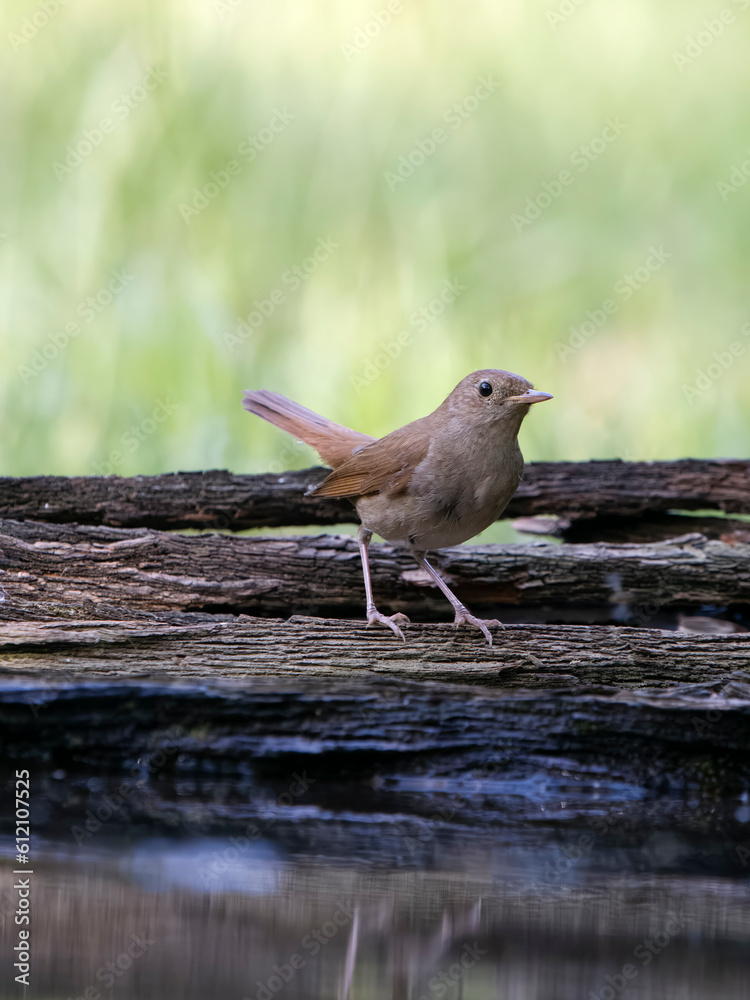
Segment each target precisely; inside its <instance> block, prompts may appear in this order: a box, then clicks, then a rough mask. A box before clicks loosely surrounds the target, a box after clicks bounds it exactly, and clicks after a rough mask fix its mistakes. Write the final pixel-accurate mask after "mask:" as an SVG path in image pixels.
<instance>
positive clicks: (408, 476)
mask: <svg viewBox="0 0 750 1000" xmlns="http://www.w3.org/2000/svg"><path fill="white" fill-rule="evenodd" d="M545 399H552V396H550V394H549V393H547V392H538V391H537V390H536V389H534V388H533V386H532V385H531V383H530V382H527V381H526V379H524V378H521V377H520V375H514V374H513V373H512V372H506V371H501V370H499V369H494V368H485V369H482V370H481V371H476V372H473V373H472V374H471V375H467V376H466V378H465V379H463V380H462V381H461V382H459V383H458V385H457V386H456V388H455V389H454V390H453V392H452V393H451V394H450V395H449V396H448V397H447V399H445V400H444V401H443V402H442V403H441V404H440V406H438V408H437V409H436V410H435V411H434V412H432V413H430V414H429V415H428V416H426V417H422V418H420V419H419V420H415V421H414V422H413V423H411V424H407V425H406V426H405V427H400V428H399V429H398V430H396V431H392V432H391V433H390V434H386V436H385V437H382V438H373V437H370V435H369V434H362V433H360V432H359V431H353V430H350V429H349V428H348V427H342V426H341V424H335V423H333V421H331V420H327V419H326V418H325V417H321V416H318V414H317V413H313V412H312V410H308V409H307V408H306V407H304V406H300V405H299V403H294V402H292V400H291V399H287V398H286V397H285V396H280V395H279V394H278V393H276V392H269V391H268V390H266V389H259V390H257V391H255V392H246V393H245V397H244V399H243V401H242V405H243V406H244V407H245V409H246V410H249V411H250V413H255V414H256V415H257V416H259V417H263V419H264V420H268V421H269V423H272V424H274V425H275V426H276V427H280V428H282V430H285V431H288V432H289V433H290V434H293V435H294V436H295V437H297V438H300V439H301V440H302V441H304V442H305V443H306V444H309V445H310V446H311V447H313V448H315V450H316V451H317V452H318V454H319V455H320V457H321V458H322V459H323V461H324V462H326V463H327V464H328V465H330V466H331V468H332V469H333V471H332V472H331V474H330V475H329V476H328V478H327V479H325V480H324V481H323V482H322V483H321V484H320V485H319V486H317V487H315V489H313V490H311V491H310V493H311V495H313V496H321V497H348V498H349V499H350V500H351V501H352V502H353V503H354V505H355V507H356V508H357V514H358V515H359V518H360V521H361V522H362V524H361V525H360V528H359V532H358V534H357V543H358V544H359V552H360V555H361V557H362V572H363V574H364V578H365V594H366V597H367V623H368V625H372V624H373V622H382V623H383V624H384V625H387V626H388V628H390V629H391V630H392V631H393V632H395V633H396V635H397V636H399V637H400V638H401V639H403V638H404V633H403V632H402V631H401V629H400V628H399V626H398V624H397V622H403V621H406V622H408V621H409V619H408V618H407V617H406V615H403V614H395V615H390V616H389V615H384V614H381V613H380V612H379V611H378V609H377V608H376V607H375V602H374V601H373V598H372V585H371V583H370V566H369V561H368V556H367V550H368V546H369V544H370V539H371V538H372V535H373V533H375V534H378V535H380V536H381V537H382V538H385V539H386V541H389V542H392V543H393V544H394V545H404V546H406V547H407V548H408V549H409V551H410V552H411V554H412V555H413V556H414V558H415V559H416V561H417V562H418V563H419V565H420V566H421V567H422V568H423V569H424V570H425V571H426V572H427V573H429V575H430V576H431V577H432V579H433V580H434V581H435V583H436V584H437V586H438V587H439V588H440V589H441V590H442V592H443V593H444V594H445V596H446V597H447V598H448V600H449V601H450V602H451V604H452V605H453V609H454V611H455V613H456V616H455V619H454V624H455V625H463V624H468V625H475V626H476V627H477V628H479V629H481V630H482V632H483V634H484V636H485V638H486V639H487V642H488V643H489V645H490V646H491V645H492V636H491V635H490V632H489V629H488V628H487V626H488V625H499V624H500V622H498V621H496V620H494V619H493V620H492V621H486V622H485V621H482V620H481V619H479V618H475V617H474V615H472V614H469V612H468V611H467V609H466V608H465V607H464V605H463V604H462V603H461V602H460V601H459V600H458V598H457V597H456V596H455V594H453V593H452V592H451V591H450V590H449V588H448V586H447V585H446V584H445V582H444V581H443V580H441V578H440V577H439V576H438V574H437V573H436V572H435V570H434V569H433V568H432V566H430V564H429V563H428V562H427V560H426V559H425V552H426V551H427V550H428V549H440V548H443V547H444V546H447V545H460V544H461V542H465V541H466V540H467V539H469V538H472V537H473V536H474V535H477V534H479V532H480V531H484V529H485V528H487V527H488V526H489V525H490V524H492V523H493V521H496V520H497V519H498V518H499V517H500V515H501V514H502V512H503V511H504V510H505V508H506V506H507V504H508V501H509V500H510V498H511V497H512V496H513V494H514V493H515V491H516V487H517V486H518V484H519V482H520V481H521V476H522V473H523V455H522V454H521V449H520V448H519V447H518V430H519V428H520V426H521V421H522V420H523V418H524V417H525V416H526V414H527V413H528V412H529V407H530V406H531V404H532V403H541V402H542V401H543V400H545Z"/></svg>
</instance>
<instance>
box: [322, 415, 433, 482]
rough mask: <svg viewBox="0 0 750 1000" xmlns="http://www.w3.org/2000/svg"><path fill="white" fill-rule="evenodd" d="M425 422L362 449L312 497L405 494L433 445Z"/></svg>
mask: <svg viewBox="0 0 750 1000" xmlns="http://www.w3.org/2000/svg"><path fill="white" fill-rule="evenodd" d="M425 419H426V418H424V417H423V418H422V419H421V420H415V421H414V423H412V424H407V425H406V427H400V428H399V429H398V430H397V431H393V432H392V433H391V434H387V435H386V436H385V437H382V438H379V439H378V440H377V441H374V442H373V443H372V444H368V445H367V446H366V447H364V448H361V449H360V450H359V451H357V452H356V453H355V454H354V455H352V456H351V458H349V459H347V460H346V462H344V463H342V464H341V465H339V466H338V468H336V469H334V471H333V472H332V473H331V474H330V476H328V478H327V479H324V480H323V482H322V483H321V484H320V486H317V487H316V488H315V489H314V490H312V491H311V495H312V496H319V497H361V496H370V495H372V494H373V493H384V492H386V491H388V492H389V493H402V492H404V490H406V488H407V486H408V485H409V480H410V479H411V477H412V473H413V472H414V470H415V469H416V467H417V466H418V465H419V463H420V462H421V461H422V459H423V458H424V457H425V455H426V454H427V450H428V448H429V446H430V437H429V434H428V432H427V431H428V429H427V426H422V425H423V422H424V420H425Z"/></svg>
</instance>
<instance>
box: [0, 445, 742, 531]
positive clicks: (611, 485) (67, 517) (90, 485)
mask: <svg viewBox="0 0 750 1000" xmlns="http://www.w3.org/2000/svg"><path fill="white" fill-rule="evenodd" d="M326 471H327V470H324V469H321V468H312V469H303V470H301V471H297V472H285V473H281V474H279V475H271V474H264V475H255V476H250V475H248V476H244V475H236V474H234V473H230V472H225V471H208V472H176V473H168V474H164V475H159V476H135V477H132V478H120V477H118V476H108V477H102V476H74V477H70V478H67V477H61V476H34V477H31V478H25V479H11V478H0V517H4V518H10V519H14V520H25V519H33V520H37V521H49V522H52V523H56V524H60V523H65V522H77V523H79V524H102V525H110V526H114V527H131V528H135V527H149V528H164V529H176V528H183V529H184V528H211V529H215V530H216V529H222V530H223V529H226V530H231V531H238V530H243V529H246V528H258V527H274V526H281V525H304V524H344V523H354V522H356V520H357V517H356V514H355V512H354V508H353V507H352V505H351V504H350V503H349V502H348V501H333V500H328V499H325V498H320V497H308V496H305V495H304V494H305V491H306V490H307V488H308V487H309V486H311V485H314V484H316V483H319V482H320V481H321V480H322V479H323V478H324V477H325V475H326ZM672 510H717V511H724V512H727V513H743V514H750V462H749V461H740V460H723V459H683V460H681V461H676V462H623V461H620V460H606V461H593V462H532V463H529V464H528V465H527V466H526V470H525V472H524V480H523V482H522V483H521V484H520V486H519V488H518V491H517V492H516V495H515V496H514V497H513V499H512V500H511V502H510V504H509V505H508V508H507V510H506V511H505V513H504V515H503V516H504V517H506V518H516V517H534V516H537V515H544V514H558V515H561V516H563V517H569V518H573V519H577V518H593V517H595V516H597V515H600V514H605V515H607V516H609V517H643V516H645V515H648V514H652V513H664V512H667V511H672Z"/></svg>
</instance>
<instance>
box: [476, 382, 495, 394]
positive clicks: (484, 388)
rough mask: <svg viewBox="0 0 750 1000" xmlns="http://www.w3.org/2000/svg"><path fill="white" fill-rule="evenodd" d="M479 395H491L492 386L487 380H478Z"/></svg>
mask: <svg viewBox="0 0 750 1000" xmlns="http://www.w3.org/2000/svg"><path fill="white" fill-rule="evenodd" d="M479 395H480V396H491V395H492V386H491V385H490V383H489V382H480V383H479Z"/></svg>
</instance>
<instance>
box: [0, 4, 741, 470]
mask: <svg viewBox="0 0 750 1000" xmlns="http://www.w3.org/2000/svg"><path fill="white" fill-rule="evenodd" d="M745 2H746V0H741V2H738V3H730V4H729V7H728V9H730V10H731V13H732V18H733V20H731V21H730V22H729V23H725V22H719V21H718V20H716V17H717V14H716V13H715V12H713V11H712V10H709V9H708V8H706V7H705V5H704V4H699V3H698V2H697V0H679V2H678V0H668V2H664V3H660V4H654V3H652V2H646V0H632V2H631V3H628V4H627V5H624V6H623V5H622V4H618V3H616V2H615V0H587V2H584V3H582V4H580V5H576V4H574V3H572V2H568V3H567V5H566V4H565V3H564V2H562V0H558V2H555V3H549V4H529V3H527V2H525V0H507V2H505V3H502V4H499V3H484V4H482V3H480V4H478V5H469V6H466V5H463V6H462V5H458V6H457V5H451V4H444V3H438V2H437V0H432V2H426V0H425V2H416V3H409V4H407V3H406V2H403V3H399V2H395V3H392V4H391V5H390V14H381V15H380V20H381V21H386V20H387V18H388V17H390V22H389V23H386V24H383V25H379V24H378V23H377V21H373V19H372V12H373V11H378V10H381V11H387V6H388V5H387V4H382V6H378V5H377V4H376V5H372V4H362V3H359V4H354V5H352V4H351V3H348V2H347V3H344V2H341V0H337V2H331V0H328V2H323V3H319V4H312V5H305V4H293V3H289V2H282V3H278V2H277V3H271V2H270V0H236V2H231V3H230V2H223V0H213V2H212V0H184V2H182V3H179V4H178V3H168V2H166V0H162V2H161V3H153V2H152V0H133V2H131V3H127V4H121V5H116V4H102V3H95V2H93V0H70V2H68V3H67V4H65V5H64V6H60V7H59V10H58V12H57V13H56V14H53V16H49V15H44V11H43V8H42V6H41V5H39V6H36V5H34V4H33V3H32V4H30V3H28V2H21V0H5V3H4V4H3V7H2V12H1V13H0V25H1V28H2V30H1V31H0V37H1V38H2V39H3V44H4V45H5V54H4V58H3V60H2V65H1V68H0V74H1V80H2V85H3V95H4V97H3V102H2V125H3V136H4V143H3V157H2V159H1V160H0V172H1V173H0V180H1V181H2V183H1V184H0V232H1V233H2V241H1V242H0V264H1V269H0V294H1V296H2V307H3V308H2V313H1V316H2V326H1V327H0V338H2V339H1V343H2V357H3V361H4V364H3V366H2V370H0V393H1V396H0V398H1V399H2V417H1V422H2V432H1V434H0V470H1V471H2V473H3V474H6V475H28V474H36V473H60V474H70V475H74V474H87V473H93V472H95V471H97V469H99V470H101V471H108V470H109V468H110V467H111V468H112V470H113V471H114V472H117V473H119V474H122V475H126V474H134V473H155V472H159V471H167V470H173V469H191V468H192V469H198V468H216V467H228V468H231V469H233V470H236V471H261V470H263V469H266V468H268V467H269V466H270V465H271V464H272V463H274V462H279V463H281V465H283V466H289V467H293V466H297V467H299V466H303V465H305V464H309V463H310V462H311V461H312V460H313V457H312V455H311V454H310V452H309V451H308V450H306V449H303V448H301V447H300V448H296V447H294V445H293V444H292V445H291V446H290V443H289V442H288V441H287V440H286V439H285V436H284V435H282V434H281V433H280V432H278V431H276V430H274V429H272V428H270V427H266V426H265V425H264V424H262V423H261V421H259V420H256V419H253V418H251V417H250V416H249V415H247V414H246V413H244V411H243V410H242V409H241V406H240V400H241V394H242V389H243V388H251V387H253V388H255V387H267V388H273V389H276V390H278V391H281V392H284V393H286V394H288V395H290V396H293V397H294V398H296V399H298V400H299V401H300V402H303V403H305V404H306V405H308V406H310V407H312V408H313V409H318V410H320V411H321V412H323V413H325V414H326V415H329V416H331V417H332V418H334V419H335V420H338V421H340V422H342V423H347V424H350V425H352V426H354V427H357V428H360V429H362V430H367V431H369V432H370V433H373V434H382V433H385V432H387V431H388V430H390V429H393V428H394V427H396V426H398V425H400V424H402V423H405V422H406V421H408V420H411V419H414V418H415V417H417V416H420V415H422V414H424V413H426V412H428V411H429V410H430V409H432V408H433V407H434V406H436V405H437V404H438V403H439V402H440V401H441V400H442V399H443V397H444V396H445V395H446V394H447V392H448V391H450V389H451V388H452V387H453V385H454V384H455V383H456V382H457V381H458V380H459V379H460V378H461V377H463V376H464V375H465V374H467V373H468V372H469V371H471V370H472V369H473V368H476V367H503V368H508V369H510V370H513V371H517V372H520V373H521V374H523V375H524V376H526V377H527V378H529V379H531V380H532V381H533V382H534V383H535V385H537V386H538V387H540V388H543V389H545V390H548V391H550V392H552V393H554V395H555V399H554V401H552V402H550V403H546V404H544V405H542V406H539V407H536V408H535V409H534V411H532V413H531V414H530V416H529V418H528V420H527V421H526V423H525V425H524V428H523V431H522V446H523V450H524V453H525V455H526V457H527V458H528V459H564V458H567V459H586V458H591V457H605V456H616V455H620V456H622V457H625V458H657V457H658V458H675V457H680V456H683V455H701V456H710V455H744V454H745V453H746V448H747V443H746V442H747V419H748V416H749V415H750V402H749V401H748V393H747V391H746V389H745V387H746V384H747V378H748V365H749V364H750V336H747V335H746V333H744V332H743V326H744V325H745V324H746V323H747V322H748V320H750V308H749V307H748V301H747V249H748V241H749V240H750V225H748V223H749V222H750V218H749V215H750V212H749V210H748V204H749V199H750V185H745V184H744V181H743V178H744V173H743V171H742V167H741V164H742V163H743V162H744V161H748V159H750V153H749V152H748V147H749V146H750V128H749V127H748V125H749V124H750V123H749V118H750V110H749V108H750V105H748V101H747V99H746V95H747V93H748V91H749V85H750V64H748V61H747V43H748V34H749V29H750V9H748V10H743V9H742V8H743V4H745ZM56 3H57V0H46V7H47V9H48V10H52V11H54V10H55V6H56ZM747 6H748V7H750V3H747ZM568 10H571V11H572V13H570V14H569V15H568V14H566V13H565V11H568ZM40 11H41V12H42V13H41V14H40V13H39V12H40ZM561 11H562V12H563V13H561ZM45 17H46V18H47V21H48V23H46V24H45V23H43V22H44V20H45ZM25 19H28V20H27V21H25ZM32 19H35V21H34V20H32ZM706 20H708V22H709V24H708V26H705V25H704V22H705V21H706ZM35 23H36V24H39V25H41V26H39V27H37V29H36V33H33V31H34V24H35ZM24 32H25V34H26V36H29V37H24ZM691 39H692V42H691ZM149 74H150V75H149ZM144 81H145V83H144ZM608 121H609V122H610V123H615V127H614V128H613V127H612V125H610V126H609V131H605V130H606V129H607V128H608V126H607V122H608ZM105 122H108V123H109V124H105ZM617 123H620V124H619V125H618V124H617ZM623 125H624V126H625V127H624V128H623V127H622V126H623ZM618 128H619V129H620V132H619V134H615V133H617V129H618ZM97 130H98V132H99V136H98V137H97ZM435 130H440V131H439V132H437V133H436V132H435ZM97 138H98V141H97ZM87 142H89V144H90V149H89V151H88V152H86V150H87V146H86V143H87ZM431 143H432V146H431V145H430V144H431ZM582 147H583V148H582ZM71 150H72V154H71ZM81 153H83V155H81ZM66 156H67V157H68V162H67V163H66ZM77 156H80V162H79V163H76V157H77ZM420 156H421V159H422V160H423V162H420ZM410 157H411V161H412V163H411V164H409V158H410ZM415 163H416V164H417V165H416V166H414V164H415ZM71 164H72V165H71ZM399 166H400V167H401V171H402V174H404V175H407V174H408V176H400V175H399V173H398V170H399ZM410 166H411V167H412V172H411V173H409V167H410ZM733 168H736V170H735V172H734V173H733ZM747 169H748V171H750V163H747ZM564 171H568V173H569V174H570V177H571V178H572V179H571V180H569V179H568V177H567V175H566V176H565V177H564V178H562V179H561V177H562V173H561V172H564ZM212 173H213V174H214V175H215V176H214V180H213V181H212V176H211V175H212ZM732 178H734V179H732ZM224 181H226V184H224ZM212 183H216V190H215V192H214V189H213V188H211V187H210V185H211V184H212ZM720 183H721V184H723V185H724V187H723V188H721V189H719V187H718V185H719V184H720ZM207 185H209V187H208V188H207ZM545 185H546V187H545ZM558 188H559V191H558ZM528 199H531V202H529V201H528ZM535 201H536V202H537V203H538V204H537V206H536V212H538V217H536V218H534V219H533V220H530V217H531V216H533V215H534V214H535V206H534V205H533V202H535ZM539 205H541V206H542V207H541V208H539V207H538V206H539ZM201 206H205V207H201ZM191 209H192V210H193V211H191ZM524 212H527V216H528V218H527V219H526V221H524V220H523V219H522V218H521V216H522V214H523V213H524ZM321 241H322V242H321ZM326 241H329V242H328V243H327V246H328V249H319V251H318V254H319V257H322V258H323V259H321V260H317V261H315V260H314V259H313V263H310V262H309V260H310V255H311V254H312V253H313V251H314V250H315V248H316V246H317V247H325V246H326ZM330 241H332V242H333V243H335V244H337V246H336V247H335V248H331V243H330ZM661 247H663V248H664V250H665V251H666V252H667V253H668V254H671V256H670V257H668V258H665V259H664V260H663V261H662V263H660V264H658V267H657V266H656V263H655V260H656V258H654V257H653V251H652V249H651V248H655V249H656V251H657V252H658V251H659V248H661ZM306 259H307V260H308V264H307V266H308V268H309V269H310V271H311V272H312V273H310V274H309V275H308V274H306V273H305V271H304V267H305V264H304V262H305V261H306ZM649 259H651V266H652V268H653V269H652V270H651V271H648V268H647V270H646V272H643V271H641V272H640V273H641V276H643V275H644V274H647V275H648V280H647V281H644V282H643V283H642V284H641V283H640V281H639V280H638V279H637V278H636V279H634V280H635V284H633V283H632V282H629V279H627V277H626V276H627V275H631V274H637V273H638V272H637V269H638V268H644V267H646V261H647V260H649ZM295 267H297V268H302V269H303V270H302V272H301V274H302V275H303V278H304V280H303V278H300V277H298V278H297V283H295V271H294V268H295ZM113 272H118V273H120V274H121V278H120V279H112V273H113ZM123 274H124V275H125V279H124V280H123V278H122V275H123ZM110 281H113V286H114V287H117V288H118V289H119V290H117V291H115V292H111V291H110V292H109V293H108V292H107V291H106V289H107V285H108V282H110ZM446 282H448V283H453V286H454V287H455V285H456V283H457V284H458V286H459V287H460V288H461V290H460V291H459V292H454V293H453V295H452V298H453V301H450V302H447V303H446V301H444V300H440V299H439V296H440V294H441V292H443V291H444V290H445V288H446V287H448V286H446ZM623 283H624V284H623ZM120 286H122V287H120ZM618 286H619V288H620V290H619V291H618V290H617V289H618ZM628 287H630V294H629V295H626V291H625V289H626V288H628ZM97 294H99V295H100V296H101V301H100V302H97V303H95V304H94V305H88V306H87V305H86V300H87V299H88V298H89V297H91V296H96V295H97ZM274 296H275V298H276V300H277V301H274ZM450 297H451V296H450V295H446V296H445V298H450ZM109 298H111V301H108V300H109ZM256 301H257V302H260V303H261V306H262V308H263V309H264V310H265V311H266V312H268V313H270V314H269V315H267V316H263V315H262V314H260V319H261V321H260V322H256V320H257V319H258V315H255V314H254V313H253V310H254V309H257V308H258V307H257V306H256V305H255V304H254V303H256ZM608 301H609V302H613V303H614V306H616V309H614V308H613V311H611V312H610V313H606V312H605V311H604V303H606V302H608ZM431 303H433V304H432V305H430V304H431ZM420 309H425V310H427V311H428V315H429V322H428V321H427V319H426V318H425V317H424V316H422V317H420V316H419V315H416V316H415V314H418V311H419V310H420ZM589 312H590V313H592V314H593V317H594V318H593V319H591V320H590V322H591V324H593V326H589V327H586V328H585V330H584V331H583V332H579V334H578V335H577V336H574V335H573V334H572V332H571V329H575V330H579V331H580V328H581V326H582V324H583V323H585V322H586V321H587V313H589ZM433 314H434V315H433ZM602 315H604V317H605V318H604V321H603V322H602V323H601V325H599V324H598V320H599V319H600V318H601V316H602ZM238 317H239V318H245V320H246V321H247V318H248V317H251V319H250V321H249V325H248V327H247V328H246V330H245V331H244V332H243V331H242V330H240V334H239V335H238V334H237V326H238V322H239V319H238ZM410 318H411V320H410ZM72 322H75V323H76V324H77V330H76V332H75V336H72V337H71V336H70V333H66V332H65V326H66V324H67V323H72ZM745 330H746V331H750V327H745ZM587 331H588V335H587ZM400 334H401V335H402V336H401V340H400V341H399V335H400ZM66 337H70V340H69V343H68V345H67V346H65V340H66ZM51 338H52V339H51ZM55 338H56V340H57V344H58V346H57V348H56V347H55ZM733 343H738V344H739V345H740V347H741V348H742V350H741V351H740V350H739V349H738V348H735V349H732V347H731V345H732V344H733ZM60 345H62V346H60ZM383 345H385V347H383ZM576 345H580V346H576ZM45 350H46V352H47V354H48V355H49V356H50V357H49V359H48V360H45V358H44V352H45ZM55 350H56V351H57V353H56V354H55ZM714 352H716V354H717V355H718V358H715V357H714ZM389 353H390V354H391V355H395V357H393V358H392V359H391V358H390V357H389ZM53 355H54V356H53ZM34 362H36V366H37V367H38V368H42V370H41V371H39V372H37V371H35V370H34V367H33V366H34ZM378 365H379V366H378ZM712 366H713V367H712ZM373 376H374V377H373ZM690 389H692V392H691V391H689V390H690ZM107 463H109V465H108V464H107Z"/></svg>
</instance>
